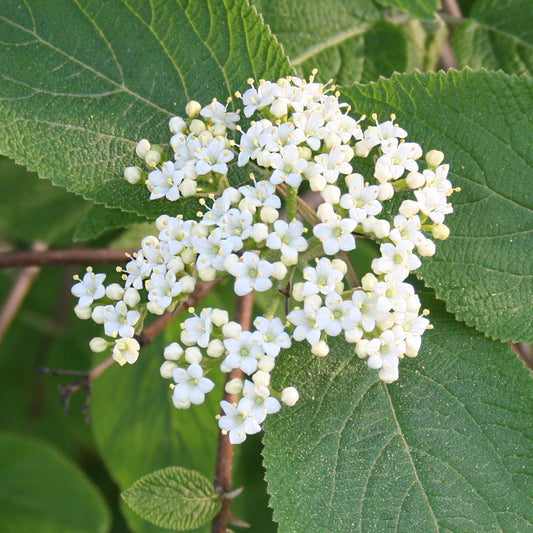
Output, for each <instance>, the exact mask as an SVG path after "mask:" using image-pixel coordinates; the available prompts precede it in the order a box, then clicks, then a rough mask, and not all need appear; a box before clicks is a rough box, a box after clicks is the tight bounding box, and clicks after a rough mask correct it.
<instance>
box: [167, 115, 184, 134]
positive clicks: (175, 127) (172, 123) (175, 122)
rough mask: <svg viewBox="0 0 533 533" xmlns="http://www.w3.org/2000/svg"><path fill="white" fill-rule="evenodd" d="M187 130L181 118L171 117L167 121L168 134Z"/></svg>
mask: <svg viewBox="0 0 533 533" xmlns="http://www.w3.org/2000/svg"><path fill="white" fill-rule="evenodd" d="M186 128H187V123H186V122H185V121H184V120H183V119H182V118H181V117H172V118H171V119H170V120H169V121H168V129H169V130H170V133H182V132H184V131H185V129H186Z"/></svg>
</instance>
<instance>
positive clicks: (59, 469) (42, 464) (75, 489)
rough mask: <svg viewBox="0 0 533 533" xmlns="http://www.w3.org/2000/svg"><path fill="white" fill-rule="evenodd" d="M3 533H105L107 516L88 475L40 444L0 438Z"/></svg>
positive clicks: (0, 435) (7, 435)
mask: <svg viewBox="0 0 533 533" xmlns="http://www.w3.org/2000/svg"><path fill="white" fill-rule="evenodd" d="M0 509H2V513H1V515H0V526H1V529H2V531H3V532H4V533H30V532H32V533H33V532H35V531H38V532H39V533H62V532H64V533H83V532H86V533H97V532H102V533H103V532H105V531H109V528H110V519H109V512H108V510H107V508H106V506H105V504H104V501H103V499H102V497H101V496H100V494H99V493H98V492H97V490H96V489H95V488H94V486H93V485H92V483H91V482H90V481H89V479H88V478H87V477H86V475H85V474H84V473H83V472H82V471H81V470H79V468H78V467H76V466H75V465H74V464H73V463H71V462H70V461H69V460H67V459H66V458H65V457H64V456H62V455H61V454H59V453H58V452H57V451H56V450H55V449H54V448H52V447H51V446H49V445H48V444H45V443H43V442H40V441H36V440H29V439H25V438H22V437H19V436H16V435H13V434H10V433H0Z"/></svg>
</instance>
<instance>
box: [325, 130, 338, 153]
mask: <svg viewBox="0 0 533 533" xmlns="http://www.w3.org/2000/svg"><path fill="white" fill-rule="evenodd" d="M324 143H325V144H326V148H327V149H328V150H331V149H332V148H336V147H337V146H340V145H341V144H342V139H341V138H340V137H339V136H338V135H337V134H336V133H334V132H330V133H329V135H328V136H327V137H326V138H325V139H324Z"/></svg>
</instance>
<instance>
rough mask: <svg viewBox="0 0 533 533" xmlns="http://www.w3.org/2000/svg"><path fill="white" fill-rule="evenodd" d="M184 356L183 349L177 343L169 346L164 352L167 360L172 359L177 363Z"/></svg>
mask: <svg viewBox="0 0 533 533" xmlns="http://www.w3.org/2000/svg"><path fill="white" fill-rule="evenodd" d="M182 355H183V348H182V347H181V346H180V345H179V344H178V343H177V342H173V343H172V344H169V345H168V346H167V347H166V348H165V351H164V352H163V356H164V357H165V359H170V360H171V361H177V360H178V359H180V357H181V356H182Z"/></svg>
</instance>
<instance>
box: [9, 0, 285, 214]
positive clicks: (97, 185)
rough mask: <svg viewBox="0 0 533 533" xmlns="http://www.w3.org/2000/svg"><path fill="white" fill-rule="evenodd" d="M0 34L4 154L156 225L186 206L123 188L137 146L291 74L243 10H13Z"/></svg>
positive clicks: (191, 5)
mask: <svg viewBox="0 0 533 533" xmlns="http://www.w3.org/2000/svg"><path fill="white" fill-rule="evenodd" d="M0 35H1V36H2V37H1V39H0V73H1V75H0V153H3V154H5V155H7V156H9V157H11V158H13V159H15V160H16V161H17V162H18V163H20V164H23V165H25V166H26V167H27V168H29V169H30V170H34V171H36V172H38V174H39V175H40V176H41V177H44V178H49V179H51V180H52V181H53V182H54V183H56V184H58V185H62V186H64V187H65V188H67V189H68V190H71V191H73V192H76V193H78V194H81V195H83V196H84V197H86V198H89V199H92V200H94V201H96V202H98V203H103V204H105V205H107V206H108V207H115V208H121V209H122V210H126V211H133V212H135V213H139V214H141V215H145V216H150V217H155V216H157V215H158V214H160V213H161V212H169V213H173V212H177V211H178V210H180V209H182V208H183V206H181V205H180V204H181V202H177V203H175V204H172V203H170V202H167V201H155V202H149V201H148V199H147V197H148V195H147V194H146V190H145V189H144V187H142V186H139V187H132V186H131V185H129V184H128V183H126V182H125V180H124V179H122V174H123V168H124V166H126V165H128V164H131V163H132V162H133V161H134V158H133V150H134V147H135V143H136V141H138V140H139V138H141V137H147V138H149V139H152V140H156V141H163V142H164V141H165V139H167V138H168V137H169V135H170V134H169V132H168V128H167V121H168V119H169V117H170V116H172V115H174V114H179V113H183V109H184V106H185V104H186V102H187V101H188V100H189V99H191V98H194V99H196V100H199V101H201V102H204V103H207V102H210V101H211V99H212V98H213V97H217V98H219V99H222V100H223V99H225V98H226V97H227V96H229V95H230V94H232V93H233V91H235V90H238V89H244V88H245V87H246V79H247V78H249V77H250V76H253V77H255V78H270V77H274V78H277V77H278V76H280V75H286V74H288V73H290V72H291V71H292V69H291V67H290V66H289V64H288V62H287V60H286V58H285V57H284V56H283V54H282V52H281V49H280V48H279V45H278V44H277V43H276V41H275V40H274V39H273V37H272V36H271V35H270V33H269V30H268V28H266V27H265V26H263V24H262V22H261V19H260V17H259V15H257V13H256V12H255V10H254V9H253V8H251V7H250V6H249V5H248V3H247V2H246V1H245V0H224V1H219V0H199V1H195V2H180V3H178V2H173V3H170V2H166V3H164V2H163V3H158V4H157V6H154V5H151V4H149V3H145V2H137V1H133V0H131V1H125V2H121V1H119V0H113V1H107V2H105V3H100V2H91V1H89V0H83V1H81V2H71V1H69V0H58V1H54V2H48V3H46V4H44V3H42V2H39V1H37V0H31V1H28V2H22V1H8V2H2V3H0Z"/></svg>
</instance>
